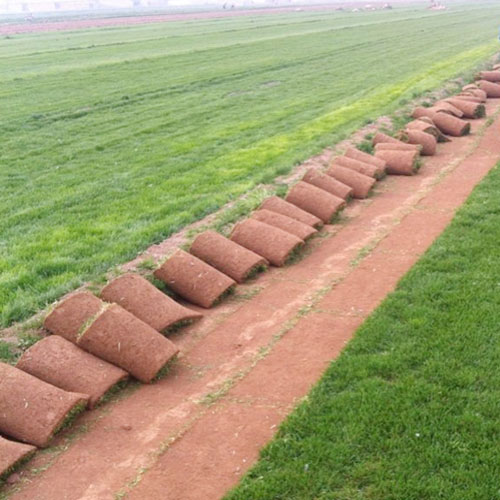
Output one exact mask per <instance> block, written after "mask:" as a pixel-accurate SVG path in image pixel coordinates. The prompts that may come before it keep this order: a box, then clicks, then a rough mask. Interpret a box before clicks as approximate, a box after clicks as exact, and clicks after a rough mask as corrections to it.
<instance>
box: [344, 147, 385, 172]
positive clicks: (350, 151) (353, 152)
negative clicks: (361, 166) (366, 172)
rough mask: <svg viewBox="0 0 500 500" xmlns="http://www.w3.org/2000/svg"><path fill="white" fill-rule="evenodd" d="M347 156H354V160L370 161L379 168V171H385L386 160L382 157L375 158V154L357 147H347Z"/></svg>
mask: <svg viewBox="0 0 500 500" xmlns="http://www.w3.org/2000/svg"><path fill="white" fill-rule="evenodd" d="M345 156H347V158H352V159H353V160H359V161H364V162H365V163H370V164H371V165H375V166H376V167H378V168H379V171H382V172H385V162H384V161H383V160H381V159H380V158H375V156H373V155H370V154H368V153H365V152H364V151H360V150H359V149H356V148H347V149H346V152H345Z"/></svg>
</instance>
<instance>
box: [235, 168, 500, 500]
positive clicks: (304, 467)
mask: <svg viewBox="0 0 500 500" xmlns="http://www.w3.org/2000/svg"><path fill="white" fill-rule="evenodd" d="M499 192H500V169H499V168H498V167H497V168H496V169H495V170H494V171H493V172H491V173H490V175H489V176H488V178H487V179H486V180H485V181H484V182H483V183H482V184H481V185H480V186H479V187H478V188H477V189H476V190H475V191H474V193H473V195H472V196H471V198H470V199H469V201H468V202H467V204H466V205H465V206H464V207H463V208H462V209H461V210H460V211H459V213H458V215H457V216H456V218H455V219H454V221H453V222H452V224H451V225H450V227H449V228H448V229H447V230H446V231H445V233H444V234H443V235H442V236H441V237H440V238H439V239H438V240H437V241H436V242H435V243H434V245H433V246H432V247H431V248H430V249H429V251H428V252H427V253H426V254H425V255H424V257H423V258H422V259H421V260H420V261H419V263H418V264H417V265H416V266H415V267H414V268H413V269H412V270H411V271H410V272H409V273H408V274H407V275H406V277H405V278H404V279H403V280H402V281H401V282H400V284H399V286H398V288H397V290H396V291H395V292H394V293H392V294H391V295H390V296H389V297H388V298H387V299H386V300H385V301H384V303H383V304H382V306H381V307H379V309H378V310H377V311H376V312H375V313H374V314H373V315H372V316H371V317H370V318H369V319H368V321H366V322H365V324H364V325H363V326H362V327H361V328H360V329H359V330H358V332H357V334H356V336H355V338H354V339H353V341H352V342H351V343H350V344H349V346H348V347H347V348H346V349H345V351H344V352H343V353H342V355H341V356H340V357H339V358H338V360H337V361H335V362H333V363H332V364H331V366H330V367H329V369H328V370H327V372H326V373H325V375H324V377H323V378H322V380H321V381H320V382H319V383H318V384H317V386H316V387H315V388H314V389H313V391H312V392H311V394H310V395H309V397H308V399H307V400H306V401H305V402H304V403H303V404H301V405H300V406H299V408H298V409H297V410H296V411H295V412H294V413H293V414H292V415H291V416H290V417H289V418H288V419H287V421H286V422H285V423H284V425H283V426H282V427H281V429H280V431H279V433H278V436H277V438H276V439H275V440H274V441H272V442H271V443H270V444H269V445H268V446H267V447H266V448H265V449H264V451H263V452H262V456H261V459H260V461H259V462H258V464H257V465H256V466H255V467H254V468H253V469H252V470H251V471H250V473H249V474H248V475H247V476H246V477H245V478H244V479H243V481H242V482H241V484H240V485H239V487H237V488H236V489H235V490H234V491H233V492H231V493H230V494H228V495H227V496H226V500H257V499H265V500H277V499H283V500H284V499H286V500H292V499H300V500H305V499H315V500H326V499H328V500H358V499H369V500H426V499H429V500H431V499H432V500H435V499H449V500H452V499H453V500H465V499H467V500H494V499H498V498H500V480H499V478H500V369H499V367H500V252H499V251H498V242H499V241H500V203H499V198H498V193H499ZM327 334H328V332H325V335H327Z"/></svg>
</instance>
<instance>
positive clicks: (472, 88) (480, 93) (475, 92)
mask: <svg viewBox="0 0 500 500" xmlns="http://www.w3.org/2000/svg"><path fill="white" fill-rule="evenodd" d="M460 94H461V95H471V96H474V97H479V99H481V101H482V102H486V100H487V98H488V96H487V94H486V92H485V91H484V90H481V89H480V88H479V87H478V86H477V85H466V86H465V87H462V92H460Z"/></svg>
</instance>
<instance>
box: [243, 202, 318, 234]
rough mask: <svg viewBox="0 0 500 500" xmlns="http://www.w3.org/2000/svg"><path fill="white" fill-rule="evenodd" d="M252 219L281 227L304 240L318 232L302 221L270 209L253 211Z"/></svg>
mask: <svg viewBox="0 0 500 500" xmlns="http://www.w3.org/2000/svg"><path fill="white" fill-rule="evenodd" d="M252 219H255V220H258V221H260V222H264V223H266V224H269V225H270V226H274V227H277V228H279V229H282V230H283V231H286V232H287V233H290V234H293V235H295V236H297V238H300V239H301V240H304V241H305V240H307V239H309V238H310V237H311V236H313V235H314V234H316V233H317V232H318V231H317V230H316V229H314V228H313V227H311V226H308V225H307V224H304V223H303V222H300V221H298V220H295V219H292V218H291V217H287V216H286V215H282V214H277V213H276V212H272V211H271V210H266V209H265V208H264V209H261V210H256V211H255V212H253V213H252Z"/></svg>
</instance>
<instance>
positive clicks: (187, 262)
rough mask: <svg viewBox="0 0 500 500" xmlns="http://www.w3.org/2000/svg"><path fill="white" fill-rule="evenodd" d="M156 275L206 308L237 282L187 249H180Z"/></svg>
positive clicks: (181, 293) (182, 295)
mask: <svg viewBox="0 0 500 500" xmlns="http://www.w3.org/2000/svg"><path fill="white" fill-rule="evenodd" d="M154 275H155V277H156V278H158V279H160V280H162V281H163V282H164V283H166V284H167V286H168V287H169V288H170V289H171V290H173V291H174V292H175V293H177V294H178V295H180V296H181V297H183V298H184V299H186V300H188V301H189V302H192V303H193V304H197V305H199V306H201V307H205V308H209V307H212V305H213V304H214V303H215V302H217V300H218V299H219V297H220V296H221V295H223V294H224V293H225V292H226V291H227V290H229V289H231V288H232V287H234V286H235V285H236V282H235V281H234V280H233V279H231V278H230V277H229V276H227V275H225V274H223V273H221V272H220V271H218V270H217V269H215V268H214V267H212V266H210V265H209V264H207V263H206V262H203V261H202V260H200V259H198V257H195V256H194V255H191V254H189V253H187V252H184V251H183V250H177V252H175V253H174V255H172V257H170V258H169V259H168V260H166V261H165V262H164V263H163V265H162V266H160V267H159V268H158V269H157V270H156V271H155V272H154Z"/></svg>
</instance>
